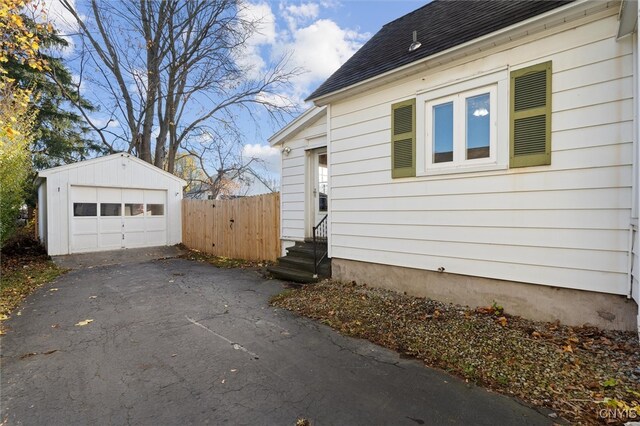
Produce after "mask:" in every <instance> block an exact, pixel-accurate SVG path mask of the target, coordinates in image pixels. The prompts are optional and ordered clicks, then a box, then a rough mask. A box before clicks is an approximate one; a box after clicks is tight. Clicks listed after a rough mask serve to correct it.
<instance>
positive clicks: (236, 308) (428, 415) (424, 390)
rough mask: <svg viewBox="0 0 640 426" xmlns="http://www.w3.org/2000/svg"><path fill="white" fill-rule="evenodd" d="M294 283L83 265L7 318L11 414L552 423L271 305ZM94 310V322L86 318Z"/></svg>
mask: <svg viewBox="0 0 640 426" xmlns="http://www.w3.org/2000/svg"><path fill="white" fill-rule="evenodd" d="M283 286H284V284H283V283H282V282H280V281H276V280H265V279H263V278H262V277H260V276H259V275H258V273H257V272H256V271H253V270H239V269H217V268H215V267H212V266H210V265H207V264H204V263H197V262H192V261H188V260H183V259H166V260H155V261H148V260H146V261H141V262H140V263H129V264H122V265H111V266H100V267H94V268H89V269H87V268H85V269H78V270H74V271H71V272H69V273H68V274H66V275H64V276H62V277H61V278H59V279H58V280H57V281H56V282H54V283H52V284H50V285H48V286H45V287H44V288H42V289H40V290H39V291H37V292H36V293H35V294H33V295H32V296H31V297H29V298H28V299H27V301H26V303H25V304H24V305H23V307H22V309H21V310H20V312H19V313H17V312H16V313H14V315H13V316H12V318H11V319H10V320H8V321H7V322H6V325H7V327H8V328H9V329H10V331H9V332H8V334H7V335H6V336H4V337H3V339H2V359H1V360H2V376H1V382H0V385H1V387H0V389H1V401H0V402H1V409H2V414H1V417H0V423H2V422H3V421H5V422H6V424H9V425H11V424H25V425H40V424H47V425H76V424H148V425H178V424H180V425H182V424H230V425H241V424H246V425H262V424H265V425H294V424H295V422H296V419H298V418H307V419H309V420H310V421H311V424H312V425H314V426H315V425H360V424H361V425H403V424H406V425H416V424H419V425H422V424H437V425H442V424H461V425H462V424H464V425H471V424H474V425H475V424H478V425H480V424H486V425H494V424H501V425H508V424H513V425H523V424H550V423H551V421H550V420H551V419H550V418H548V417H547V416H545V415H544V414H540V413H538V412H537V411H534V410H532V409H530V408H527V407H525V406H523V405H521V404H519V403H518V402H516V401H515V400H512V399H509V398H507V397H504V396H500V395H496V394H493V393H490V392H487V391H485V390H483V389H481V388H477V387H475V386H471V385H468V384H466V383H464V382H463V381H461V380H458V379H456V378H454V377H451V376H449V375H447V374H446V373H443V372H440V371H436V370H432V369H429V368H425V367H424V366H423V365H422V364H421V363H419V362H416V361H412V360H407V359H402V358H400V357H399V356H398V355H397V354H396V353H394V352H391V351H389V350H386V349H384V348H380V347H378V346H375V345H373V344H370V343H368V342H366V341H362V340H357V339H352V338H347V337H343V336H341V335H340V334H338V333H336V332H335V331H333V330H331V329H330V328H328V327H325V326H323V325H320V324H317V323H314V322H312V321H310V320H307V319H304V318H300V317H297V316H295V315H294V314H292V313H289V312H287V311H282V310H277V309H273V308H271V307H269V305H268V299H269V297H270V296H271V295H274V294H276V293H278V292H280V291H282V289H283ZM85 320H93V321H92V322H88V323H87V324H86V325H76V324H78V323H81V321H85ZM2 424H4V423H2Z"/></svg>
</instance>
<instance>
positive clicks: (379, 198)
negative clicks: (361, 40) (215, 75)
mask: <svg viewBox="0 0 640 426" xmlns="http://www.w3.org/2000/svg"><path fill="white" fill-rule="evenodd" d="M637 17H638V10H637V1H624V2H622V3H621V2H619V1H611V2H607V1H600V0H598V1H591V0H577V1H544V2H531V1H518V0H513V1H474V2H460V1H449V0H435V1H433V2H431V3H429V4H427V5H425V6H423V7H421V8H420V9H417V10H416V11H414V12H412V13H409V14H408V15H405V16H403V17H401V18H399V19H397V20H395V21H393V22H390V23H388V24H387V25H385V26H384V27H383V28H382V29H381V30H380V31H379V32H378V33H377V34H375V35H374V36H373V38H372V39H371V40H370V41H369V42H367V43H366V44H365V45H364V46H363V47H362V48H361V49H360V50H359V51H358V52H357V53H356V54H355V55H354V56H353V57H352V58H351V59H349V60H348V61H347V62H346V63H345V64H344V65H343V66H342V67H341V68H340V69H339V70H338V71H336V72H335V73H334V74H333V75H332V76H331V77H330V78H329V79H328V80H327V81H325V82H324V83H323V84H322V85H321V86H320V87H319V88H318V89H317V90H316V91H315V92H314V93H312V94H311V96H310V97H309V100H311V101H313V102H314V104H315V107H313V108H312V109H310V110H309V111H307V112H306V113H305V114H303V115H302V116H301V117H300V118H298V119H297V120H295V121H294V122H292V123H291V124H290V125H288V126H287V127H285V128H284V129H282V130H281V131H280V132H278V133H276V134H275V135H274V136H273V137H272V138H271V139H270V143H271V144H272V145H273V146H279V147H280V148H281V150H282V152H283V156H282V182H281V192H282V229H281V236H282V239H283V247H286V246H288V245H291V244H292V243H293V242H295V241H301V240H304V239H305V238H309V237H310V235H311V234H310V233H311V229H312V228H313V227H314V226H315V224H316V223H317V222H318V221H319V220H320V219H321V218H323V217H324V216H325V215H328V219H327V220H328V228H329V230H328V252H329V253H328V254H329V257H330V258H331V259H332V270H333V277H334V278H336V279H338V280H344V281H351V280H355V281H357V282H360V283H367V284H370V285H375V286H380V287H385V288H390V289H393V290H397V291H404V292H407V293H410V294H414V295H419V296H427V297H431V298H434V299H438V300H442V301H447V302H454V303H460V304H463V305H470V306H478V305H490V304H491V303H493V302H494V301H495V302H497V303H499V304H501V305H503V306H504V307H505V309H506V310H507V312H510V313H513V314H519V315H522V316H525V317H529V318H532V319H541V320H555V319H558V320H560V321H562V322H564V323H567V324H574V325H580V324H584V323H590V324H595V325H598V326H601V327H605V328H612V329H624V330H632V329H635V328H636V327H637V326H638V321H639V319H640V318H639V317H638V305H637V302H638V300H640V297H639V288H638V275H639V274H640V263H639V262H638V255H637V250H640V249H639V247H640V242H639V241H638V233H637V232H636V228H637V224H638V198H639V197H638V194H639V191H638V188H639V181H638V163H639V161H638V158H639V150H638V134H639V131H638V129H639V126H640V119H639V115H638V110H639V109H638V99H639V93H640V92H639V87H640V84H639V79H638V69H639V62H640V57H639V55H638V41H637V39H638V36H637ZM323 197H324V200H323Z"/></svg>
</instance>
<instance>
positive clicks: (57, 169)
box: [38, 152, 187, 186]
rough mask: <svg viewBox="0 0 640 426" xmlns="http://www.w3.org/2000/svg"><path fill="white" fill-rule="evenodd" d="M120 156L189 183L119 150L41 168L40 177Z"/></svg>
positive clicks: (183, 184)
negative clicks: (48, 167) (113, 152)
mask: <svg viewBox="0 0 640 426" xmlns="http://www.w3.org/2000/svg"><path fill="white" fill-rule="evenodd" d="M119 157H125V158H127V159H128V160H129V161H133V162H135V163H136V164H138V165H140V166H143V167H146V168H149V169H152V170H153V171H154V172H156V173H160V174H162V175H163V176H165V177H167V178H170V179H173V180H176V181H178V182H180V183H181V184H182V186H186V185H187V182H186V181H185V180H184V179H181V178H179V177H178V176H175V175H172V174H171V173H169V172H167V171H165V170H162V169H160V168H158V167H156V166H154V165H153V164H149V163H147V162H146V161H143V160H141V159H139V158H137V157H135V156H133V155H131V154H127V153H125V152H118V153H115V154H111V155H105V156H102V157H97V158H91V159H89V160H83V161H78V162H75V163H71V164H65V165H63V166H58V167H52V168H50V169H45V170H41V171H40V172H39V173H38V178H39V179H41V178H46V177H48V176H50V175H53V174H55V173H59V172H62V171H65V170H70V169H74V168H77V167H86V166H90V165H93V164H100V163H106V162H109V161H113V160H115V159H117V158H119Z"/></svg>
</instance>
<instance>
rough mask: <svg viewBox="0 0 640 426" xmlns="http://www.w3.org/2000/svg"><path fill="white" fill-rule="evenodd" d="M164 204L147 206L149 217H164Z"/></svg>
mask: <svg viewBox="0 0 640 426" xmlns="http://www.w3.org/2000/svg"><path fill="white" fill-rule="evenodd" d="M163 215H164V204H147V216H163Z"/></svg>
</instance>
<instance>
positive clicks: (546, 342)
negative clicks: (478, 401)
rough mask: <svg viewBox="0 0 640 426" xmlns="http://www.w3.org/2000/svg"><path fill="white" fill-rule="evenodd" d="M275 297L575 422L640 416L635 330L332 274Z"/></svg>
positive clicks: (343, 328)
mask: <svg viewBox="0 0 640 426" xmlns="http://www.w3.org/2000/svg"><path fill="white" fill-rule="evenodd" d="M271 303H272V305H273V306H276V307H280V308H284V309H288V310H291V311H294V312H296V313H298V314H300V315H304V316H307V317H310V318H314V319H317V320H320V321H321V322H323V323H325V324H327V325H329V326H331V327H333V328H335V329H337V330H339V331H340V332H341V333H343V334H346V335H349V336H354V337H359V338H364V339H367V340H370V341H372V342H374V343H377V344H379V345H382V346H385V347H387V348H390V349H393V350H395V351H398V352H400V353H402V354H404V355H408V356H411V357H415V358H418V359H421V360H423V361H424V362H425V364H426V365H428V366H431V367H437V368H441V369H444V370H446V371H448V372H451V373H453V374H455V375H458V376H460V377H462V378H464V379H467V380H468V381H471V382H475V383H477V384H479V385H481V386H484V387H487V388H490V389H493V390H495V391H498V392H501V393H503V394H507V395H511V396H515V397H517V398H520V399H521V400H523V401H525V402H527V403H529V404H531V405H534V406H539V407H547V408H550V409H551V410H553V411H554V412H555V413H554V414H551V417H553V416H555V415H558V416H560V417H561V418H564V419H566V420H568V421H570V422H572V423H577V424H624V423H625V422H626V421H634V420H635V421H639V420H640V345H639V343H638V337H637V334H636V333H633V332H617V331H606V330H601V329H598V328H595V327H588V326H584V327H568V326H564V325H561V324H559V323H548V322H535V321H530V320H527V319H524V318H521V317H517V316H511V315H508V314H507V313H505V312H503V309H502V307H500V306H497V305H495V304H494V305H493V306H487V307H483V308H478V309H469V308H466V307H461V306H458V305H452V304H445V303H440V302H436V301H433V300H430V299H425V298H419V297H411V296H406V295H402V294H398V293H395V292H391V291H386V290H381V289H375V288H369V287H367V286H364V285H357V284H355V283H351V284H345V283H338V282H332V281H325V282H322V283H319V284H315V285H308V286H304V287H301V288H297V289H289V290H286V291H285V292H283V293H282V294H280V295H277V296H275V297H274V298H272V300H271ZM616 410H617V411H616ZM614 417H615V418H614Z"/></svg>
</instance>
